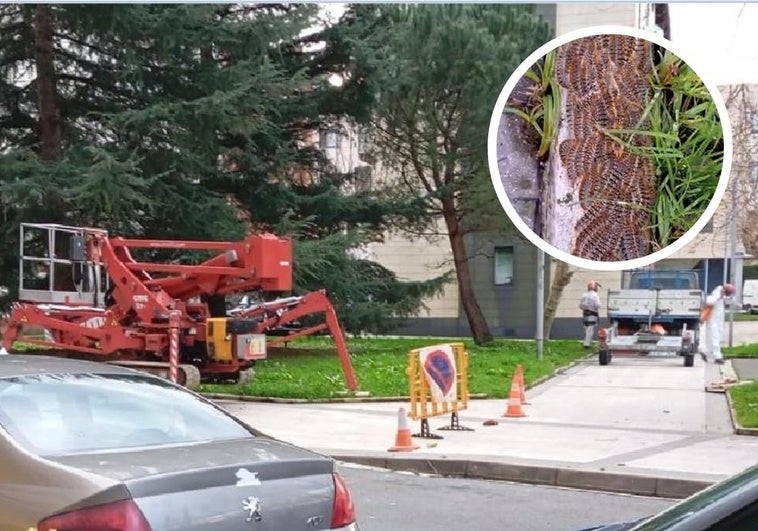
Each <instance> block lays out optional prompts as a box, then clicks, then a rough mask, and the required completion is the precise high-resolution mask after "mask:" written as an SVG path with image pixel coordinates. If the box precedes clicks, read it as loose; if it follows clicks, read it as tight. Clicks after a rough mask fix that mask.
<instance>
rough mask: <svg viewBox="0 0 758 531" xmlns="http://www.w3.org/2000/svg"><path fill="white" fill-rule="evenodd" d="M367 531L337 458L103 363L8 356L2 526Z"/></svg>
mask: <svg viewBox="0 0 758 531" xmlns="http://www.w3.org/2000/svg"><path fill="white" fill-rule="evenodd" d="M299 529H302V530H309V531H312V530H319V529H332V530H334V529H339V530H342V531H355V530H357V529H358V527H357V524H356V518H355V510H354V506H353V502H352V498H351V495H350V491H349V490H348V487H347V485H346V484H345V482H344V480H343V479H342V477H341V476H340V475H339V474H338V473H337V472H336V464H335V463H334V461H333V460H331V459H329V458H328V457H325V456H322V455H319V454H315V453H313V452H310V451H307V450H304V449H301V448H298V447H295V446H292V445H290V444H286V443H283V442H280V441H276V440H273V439H271V438H268V437H265V436H263V435H261V434H259V433H257V432H256V431H254V430H253V429H252V428H250V427H248V426H245V425H244V424H242V423H241V422H239V421H238V420H236V419H234V418H233V417H231V416H230V415H228V414H227V413H225V412H224V411H222V410H221V409H220V408H218V407H216V406H214V405H213V404H211V403H210V402H209V401H207V400H205V399H203V398H202V397H200V396H198V395H196V394H194V393H191V392H189V391H187V390H185V389H183V388H181V387H178V386H176V385H173V384H171V383H170V382H168V381H166V380H163V379H161V378H158V377H154V376H150V375H147V374H143V373H139V372H135V371H132V370H129V369H125V368H121V367H116V366H113V365H109V364H106V363H92V362H86V361H75V360H69V359H64V358H51V357H43V356H36V355H17V356H13V355H11V356H0V530H3V531H15V530H18V531H29V530H38V531H53V530H58V531H94V530H97V531H116V530H119V531H170V530H177V531H178V530H182V531H201V530H202V531H243V530H244V531H263V530H267V531H269V530H277V531H289V530H292V531H296V530H299Z"/></svg>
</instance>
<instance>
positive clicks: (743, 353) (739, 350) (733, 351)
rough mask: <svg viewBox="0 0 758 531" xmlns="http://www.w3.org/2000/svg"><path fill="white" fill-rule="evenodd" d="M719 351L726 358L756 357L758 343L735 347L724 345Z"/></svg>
mask: <svg viewBox="0 0 758 531" xmlns="http://www.w3.org/2000/svg"><path fill="white" fill-rule="evenodd" d="M721 352H722V353H723V354H724V356H726V357H727V358H758V344H756V343H750V344H748V345H739V346H737V347H725V348H723V349H721Z"/></svg>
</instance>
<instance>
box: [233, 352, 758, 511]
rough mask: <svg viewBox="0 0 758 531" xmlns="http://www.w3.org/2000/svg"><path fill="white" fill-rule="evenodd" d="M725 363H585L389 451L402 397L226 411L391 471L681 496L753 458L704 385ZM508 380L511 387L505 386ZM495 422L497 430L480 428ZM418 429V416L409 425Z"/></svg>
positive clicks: (752, 445)
mask: <svg viewBox="0 0 758 531" xmlns="http://www.w3.org/2000/svg"><path fill="white" fill-rule="evenodd" d="M721 370H726V371H729V370H730V367H729V364H728V363H727V364H726V365H725V366H723V368H721V367H719V366H716V365H713V364H705V363H703V362H702V361H701V360H700V358H699V357H698V358H697V360H696V363H695V367H692V368H688V367H683V366H682V359H681V358H680V357H676V358H651V357H627V358H625V357H614V359H613V362H612V364H611V365H608V366H605V367H601V366H599V365H598V364H597V361H596V360H595V359H590V360H587V361H582V362H580V363H578V364H576V365H574V366H573V367H571V368H569V369H566V370H565V371H564V372H563V373H562V374H558V375H556V376H555V377H554V378H551V379H549V380H548V381H546V382H544V383H542V384H541V385H538V386H537V387H535V388H533V389H530V390H528V391H527V399H528V400H529V402H530V403H531V405H526V406H523V407H524V410H525V412H526V414H527V415H528V416H527V417H524V418H503V417H502V414H503V413H504V412H505V409H506V407H507V402H506V400H502V399H500V400H472V401H470V402H469V407H468V409H467V410H465V411H462V412H461V413H460V424H461V426H466V427H470V428H473V429H474V430H475V431H438V429H437V428H439V427H441V426H444V425H449V423H450V419H449V417H435V418H432V419H430V426H431V428H432V431H433V432H434V433H436V434H439V435H442V436H443V437H444V439H441V440H430V439H420V438H414V441H415V442H416V443H417V444H419V446H420V448H419V449H418V450H416V451H414V452H409V453H402V454H397V453H389V452H388V451H387V449H388V448H389V447H390V446H392V445H393V444H394V439H395V434H396V430H397V412H398V408H399V407H406V408H407V407H408V404H407V403H398V402H394V403H393V402H381V403H377V402H360V403H337V404H309V403H305V404H303V403H300V404H273V403H261V402H255V403H253V402H239V401H224V400H221V401H219V403H220V404H221V405H222V406H223V407H224V408H225V409H227V410H228V411H229V412H231V413H232V414H234V415H235V416H237V417H239V418H240V419H242V420H243V421H245V422H247V423H249V424H250V425H252V426H254V427H255V428H257V429H259V430H261V431H262V432H264V433H267V434H269V435H271V436H273V437H276V438H278V439H282V440H285V441H288V442H291V443H294V444H297V445H299V446H303V447H306V448H310V449H313V450H316V451H318V452H321V453H325V454H328V455H331V456H333V457H335V458H337V459H340V460H346V461H354V462H359V463H363V464H369V465H376V466H381V467H385V468H394V469H402V470H412V471H416V472H424V473H439V474H447V475H456V476H464V477H477V478H488V479H500V480H509V481H517V482H527V483H536V484H545V485H557V486H565V487H575V488H585V489H595V490H606V491H612V492H626V493H633V494H642V495H650V496H661V497H669V498H677V497H684V496H687V495H689V494H691V493H693V492H696V491H698V490H700V489H702V488H703V487H705V486H707V485H708V484H711V483H713V482H716V481H719V480H721V479H724V478H726V477H728V476H730V475H732V474H735V473H737V472H739V471H741V470H743V469H745V468H747V467H749V466H751V465H754V464H756V463H758V437H750V436H738V435H734V433H733V427H732V424H731V420H730V414H729V409H728V406H727V401H726V398H725V395H724V394H718V393H706V392H705V391H704V388H705V385H706V384H707V383H709V382H712V381H714V380H718V379H719V378H720V377H721V374H720V371H721ZM504 385H506V382H504ZM488 419H496V420H497V421H498V425H496V426H484V425H483V424H482V423H483V422H484V421H486V420H488ZM411 428H412V430H413V433H418V432H419V424H418V422H413V421H411Z"/></svg>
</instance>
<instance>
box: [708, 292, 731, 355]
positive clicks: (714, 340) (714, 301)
mask: <svg viewBox="0 0 758 531" xmlns="http://www.w3.org/2000/svg"><path fill="white" fill-rule="evenodd" d="M733 294H734V286H733V285H731V284H724V285H723V286H718V287H716V289H714V290H713V291H712V292H711V294H710V295H708V297H707V298H706V300H705V307H704V308H703V311H702V313H701V315H700V322H701V323H705V344H704V345H703V352H704V353H705V355H706V357H707V359H709V360H710V361H713V362H715V363H719V364H721V363H724V357H723V356H722V355H721V334H722V331H723V330H724V318H725V314H726V299H727V298H728V297H731V296H732V295H733Z"/></svg>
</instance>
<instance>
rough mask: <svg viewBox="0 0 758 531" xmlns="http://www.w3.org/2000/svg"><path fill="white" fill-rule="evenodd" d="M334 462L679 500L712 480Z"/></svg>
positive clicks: (382, 460) (444, 463)
mask: <svg viewBox="0 0 758 531" xmlns="http://www.w3.org/2000/svg"><path fill="white" fill-rule="evenodd" d="M328 455H330V457H332V458H333V459H336V460H337V461H344V462H348V463H355V464H360V465H365V466H373V467H378V468H385V469H389V470H396V471H403V472H414V473H419V474H432V475H438V476H446V477H459V478H468V479H485V480H494V481H510V482H513V483H525V484H530V485H542V486H551V487H566V488H573V489H583V490H592V491H601V492H612V493H616V494H633V495H638V496H650V497H656V498H668V499H682V498H686V497H688V496H691V495H693V494H695V493H696V492H699V491H701V490H703V489H705V488H706V487H709V486H710V485H712V484H713V483H714V482H710V481H700V480H692V479H680V478H671V477H662V476H658V477H656V476H643V475H635V474H620V473H617V472H600V471H594V470H581V469H575V468H560V467H550V466H537V465H516V464H507V463H498V462H490V461H477V460H462V459H435V458H414V457H405V458H403V457H400V458H394V457H380V456H367V455H344V454H341V453H329V454H328Z"/></svg>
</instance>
